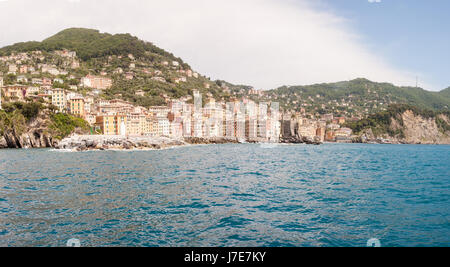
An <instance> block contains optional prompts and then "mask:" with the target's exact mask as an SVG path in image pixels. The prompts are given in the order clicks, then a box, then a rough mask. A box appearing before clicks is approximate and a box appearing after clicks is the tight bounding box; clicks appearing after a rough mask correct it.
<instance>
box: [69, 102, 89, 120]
mask: <svg viewBox="0 0 450 267" xmlns="http://www.w3.org/2000/svg"><path fill="white" fill-rule="evenodd" d="M69 111H70V113H71V114H73V115H75V116H78V117H81V118H84V117H85V115H86V113H85V112H84V99H83V98H73V99H70V100H69Z"/></svg>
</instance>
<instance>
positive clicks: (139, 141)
mask: <svg viewBox="0 0 450 267" xmlns="http://www.w3.org/2000/svg"><path fill="white" fill-rule="evenodd" d="M227 143H239V142H238V141H237V140H235V139H226V138H211V139H205V138H180V139H173V138H169V137H149V136H108V135H72V136H70V137H68V138H65V139H63V140H62V141H61V142H59V144H58V145H57V146H56V147H55V148H56V149H66V150H72V151H89V150H111V149H112V150H158V149H165V148H172V147H177V146H185V145H197V144H227Z"/></svg>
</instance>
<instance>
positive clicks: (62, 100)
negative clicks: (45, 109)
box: [52, 89, 67, 112]
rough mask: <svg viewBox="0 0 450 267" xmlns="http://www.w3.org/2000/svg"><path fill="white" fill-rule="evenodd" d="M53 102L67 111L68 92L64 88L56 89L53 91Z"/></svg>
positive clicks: (61, 110) (60, 109)
mask: <svg viewBox="0 0 450 267" xmlns="http://www.w3.org/2000/svg"><path fill="white" fill-rule="evenodd" d="M52 104H53V105H54V106H56V107H58V109H59V111H60V112H65V111H66V107H67V99H66V92H65V91H64V90H63V89H54V90H53V92H52Z"/></svg>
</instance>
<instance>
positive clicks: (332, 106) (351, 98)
mask: <svg viewBox="0 0 450 267" xmlns="http://www.w3.org/2000/svg"><path fill="white" fill-rule="evenodd" d="M449 91H450V90H449V89H447V90H444V91H442V92H430V91H426V90H423V89H421V88H415V87H398V86H394V85H392V84H389V83H376V82H371V81H369V80H367V79H355V80H352V81H346V82H337V83H324V84H315V85H308V86H291V87H287V86H283V87H280V88H277V89H274V90H270V91H268V92H267V97H268V98H273V99H276V100H277V101H279V102H280V106H283V107H285V108H286V109H293V110H298V109H299V108H301V107H303V108H305V109H306V111H309V112H311V113H319V114H326V113H334V114H337V115H347V116H348V115H349V114H359V115H363V114H372V113H375V112H379V111H382V110H386V108H387V107H388V106H389V105H391V104H409V105H413V106H417V107H420V108H425V109H431V110H448V109H449V108H450V95H449Z"/></svg>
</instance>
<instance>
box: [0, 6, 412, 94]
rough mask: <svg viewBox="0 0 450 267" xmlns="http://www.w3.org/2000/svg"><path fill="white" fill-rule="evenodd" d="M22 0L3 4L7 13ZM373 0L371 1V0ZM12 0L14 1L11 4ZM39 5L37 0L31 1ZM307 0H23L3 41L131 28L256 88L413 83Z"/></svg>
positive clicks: (204, 68) (197, 65)
mask: <svg viewBox="0 0 450 267" xmlns="http://www.w3.org/2000/svg"><path fill="white" fill-rule="evenodd" d="M25 1H26V0H16V1H11V3H8V5H10V8H11V10H16V9H17V8H18V7H19V6H21V5H22V6H23V2H25ZM372 1H373V0H372ZM12 2H15V4H13V3H12ZM36 2H39V3H36ZM310 3H311V2H310V1H307V0H284V1H279V0H246V1H242V0H227V1H221V0H190V1H185V0H165V1H159V0H152V1H138V0H129V1H120V0H109V1H107V0H91V1H80V2H79V3H78V4H77V5H72V4H70V3H68V2H66V3H65V4H64V2H61V1H56V0H46V1H44V0H42V1H27V7H28V8H26V9H22V12H25V14H22V15H21V17H27V18H28V19H26V20H17V19H16V17H15V13H14V12H8V11H6V12H4V15H3V16H0V23H1V24H2V25H7V24H8V21H10V20H13V21H15V27H14V28H13V27H9V28H6V29H5V30H4V31H2V32H0V46H3V45H8V44H10V43H13V42H17V41H26V40H30V39H34V40H36V39H37V40H42V39H43V38H45V37H48V36H50V35H52V34H54V33H55V32H57V31H59V30H61V29H63V28H67V27H73V26H76V27H89V28H97V29H99V30H101V31H102V32H111V33H119V32H129V33H131V34H133V35H136V36H138V37H139V38H141V39H144V40H147V41H151V42H153V43H155V44H156V45H158V46H160V47H162V48H164V49H166V50H168V51H170V52H173V53H174V54H175V55H176V56H179V57H182V58H183V59H184V60H185V61H186V62H187V63H189V64H190V65H191V66H192V67H193V68H194V69H196V70H198V71H199V72H201V73H202V74H205V75H208V76H210V77H211V78H213V79H224V80H227V81H230V82H233V83H241V84H249V85H253V86H256V87H257V88H274V87H278V86H281V85H295V84H311V83H320V82H333V81H340V80H349V79H353V78H357V77H366V78H368V79H371V80H374V81H388V82H393V83H395V84H400V85H413V84H414V83H415V76H416V73H414V74H411V73H408V72H406V71H402V70H398V69H396V68H394V67H392V66H390V65H389V64H388V63H387V62H386V61H385V60H384V59H382V58H380V57H378V56H377V54H376V51H370V50H369V49H368V48H366V46H365V45H364V43H363V41H362V39H361V38H360V37H359V36H358V35H357V34H355V32H354V31H353V30H352V28H351V27H350V26H349V24H348V22H347V21H346V20H345V19H343V18H341V17H338V16H336V15H335V14H332V13H330V12H324V11H319V10H317V9H316V8H314V7H312V6H311V5H310Z"/></svg>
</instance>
